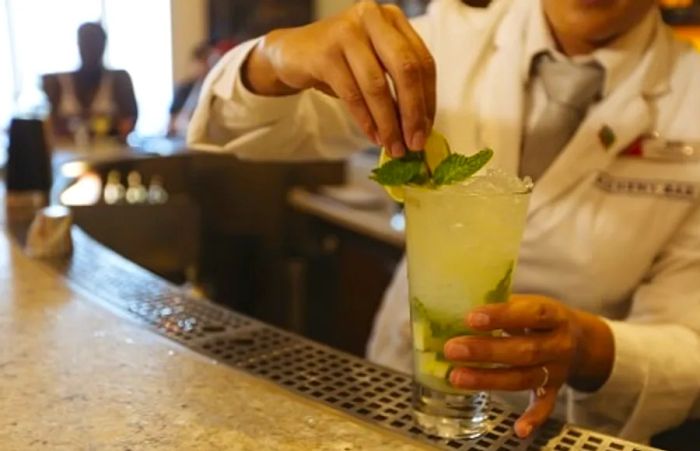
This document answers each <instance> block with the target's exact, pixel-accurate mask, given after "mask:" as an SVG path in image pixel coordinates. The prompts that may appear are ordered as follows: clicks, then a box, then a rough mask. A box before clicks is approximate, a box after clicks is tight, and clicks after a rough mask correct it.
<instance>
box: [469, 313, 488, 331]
mask: <svg viewBox="0 0 700 451" xmlns="http://www.w3.org/2000/svg"><path fill="white" fill-rule="evenodd" d="M467 322H468V323H469V325H470V326H471V327H474V328H482V327H487V326H488V325H489V324H490V323H491V317H490V316H489V315H488V314H486V313H484V312H479V311H475V312H471V313H470V314H469V316H468V317H467Z"/></svg>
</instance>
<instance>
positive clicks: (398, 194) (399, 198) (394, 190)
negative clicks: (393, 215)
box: [377, 147, 404, 203]
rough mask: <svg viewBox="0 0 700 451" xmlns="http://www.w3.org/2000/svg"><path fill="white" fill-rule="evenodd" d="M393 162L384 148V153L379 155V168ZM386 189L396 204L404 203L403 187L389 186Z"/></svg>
mask: <svg viewBox="0 0 700 451" xmlns="http://www.w3.org/2000/svg"><path fill="white" fill-rule="evenodd" d="M388 161H391V157H390V156H389V154H388V153H387V151H386V149H385V148H384V147H382V151H381V153H380V154H379V163H378V165H377V166H378V167H380V168H381V167H382V166H384V163H386V162H388ZM384 189H385V190H386V192H387V194H389V197H391V198H392V199H394V200H395V201H396V202H399V203H403V200H404V191H403V186H388V185H385V186H384Z"/></svg>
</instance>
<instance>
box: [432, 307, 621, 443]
mask: <svg viewBox="0 0 700 451" xmlns="http://www.w3.org/2000/svg"><path fill="white" fill-rule="evenodd" d="M466 323H467V325H468V326H469V327H470V328H472V329H474V330H476V331H480V332H489V331H499V330H504V331H506V332H507V336H506V337H491V336H465V337H457V338H453V339H451V340H449V341H448V342H447V343H446V344H445V348H444V351H445V357H446V358H447V359H449V360H452V361H456V362H460V363H467V364H468V363H495V364H501V365H505V366H504V367H501V368H492V369H486V368H472V367H469V368H466V367H459V368H455V369H454V370H452V372H451V374H450V382H451V383H452V385H454V386H455V387H459V388H464V389H468V390H502V391H523V390H532V394H531V397H530V405H529V407H528V408H527V410H526V411H525V412H524V413H523V414H522V415H521V416H520V418H519V419H518V421H517V422H516V423H515V432H516V434H517V435H518V436H519V437H521V438H524V437H527V436H529V435H530V434H531V433H532V431H534V430H535V429H536V428H537V427H539V426H540V425H541V424H542V423H544V422H545V421H546V420H547V418H548V417H549V416H550V415H551V413H552V411H553V410H554V406H555V404H556V400H557V393H558V392H559V390H560V389H561V387H562V386H563V385H564V384H568V385H569V386H571V387H572V388H574V389H576V390H580V391H588V392H593V391H595V390H597V389H599V388H600V387H601V386H602V385H603V384H604V383H605V381H606V380H607V378H608V376H609V374H610V371H611V369H612V364H613V358H614V342H613V337H612V332H611V331H610V328H609V327H608V325H607V324H606V323H605V322H604V321H602V320H601V319H600V318H599V317H597V316H595V315H591V314H589V313H586V312H582V311H578V310H573V309H570V308H568V307H566V306H565V305H564V304H562V303H560V302H558V301H556V300H554V299H551V298H548V297H544V296H532V295H514V296H512V297H511V299H510V301H509V302H507V303H503V304H491V305H486V306H483V307H479V308H477V309H475V310H473V311H472V312H470V313H469V315H468V316H467V318H466ZM543 368H546V371H545V370H544V369H543ZM547 373H548V375H547ZM538 388H541V389H543V390H540V391H539V395H538V394H537V391H538V390H537V389H538Z"/></svg>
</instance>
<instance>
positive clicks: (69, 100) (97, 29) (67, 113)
mask: <svg viewBox="0 0 700 451" xmlns="http://www.w3.org/2000/svg"><path fill="white" fill-rule="evenodd" d="M106 44H107V34H106V33H105V30H104V29H103V28H102V26H101V25H100V24H98V23H86V24H83V25H81V26H80V28H79V29H78V47H79V49H80V59H81V62H82V64H81V66H80V68H79V69H78V70H77V71H75V72H70V73H61V74H49V75H45V76H44V77H43V84H44V91H46V95H47V96H48V98H49V101H50V102H51V120H52V123H53V130H54V134H55V135H56V136H57V137H58V138H69V139H72V138H73V137H74V136H75V135H76V133H79V130H81V129H82V130H86V131H88V132H90V133H91V134H99V135H110V136H114V137H117V138H119V139H120V140H126V137H127V135H128V134H129V133H131V131H132V130H133V129H134V126H135V124H136V118H137V114H138V111H137V106H136V97H135V95H134V87H133V84H132V82H131V77H130V76H129V74H128V73H127V72H126V71H123V70H110V69H107V68H105V66H104V63H103V57H104V52H105V47H106ZM85 126H87V129H85V128H84V127H85Z"/></svg>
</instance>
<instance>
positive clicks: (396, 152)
mask: <svg viewBox="0 0 700 451" xmlns="http://www.w3.org/2000/svg"><path fill="white" fill-rule="evenodd" d="M404 155H406V149H405V148H404V146H403V144H401V143H400V142H395V143H394V144H392V145H391V156H392V157H394V158H401V157H403V156H404Z"/></svg>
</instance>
